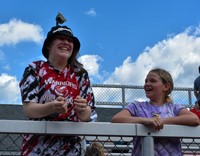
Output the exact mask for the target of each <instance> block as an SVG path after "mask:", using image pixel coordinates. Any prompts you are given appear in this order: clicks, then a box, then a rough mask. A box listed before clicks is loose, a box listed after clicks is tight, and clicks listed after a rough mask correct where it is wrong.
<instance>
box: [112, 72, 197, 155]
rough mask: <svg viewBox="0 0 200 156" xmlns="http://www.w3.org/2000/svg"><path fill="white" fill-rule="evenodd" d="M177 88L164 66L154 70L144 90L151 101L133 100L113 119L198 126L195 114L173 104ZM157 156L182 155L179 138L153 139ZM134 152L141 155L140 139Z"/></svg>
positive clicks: (155, 126)
mask: <svg viewBox="0 0 200 156" xmlns="http://www.w3.org/2000/svg"><path fill="white" fill-rule="evenodd" d="M173 87H174V84H173V80H172V77H171V75H170V73H169V72H167V71H166V70H164V69H160V68H156V69H153V70H151V71H150V72H149V73H148V74H147V76H146V79H145V84H144V90H145V94H146V97H147V98H149V101H143V102H138V101H136V102H133V103H130V104H128V105H127V106H126V108H125V109H123V110H122V111H120V112H119V113H117V114H116V115H115V116H114V117H113V118H112V122H119V123H139V124H144V125H145V126H147V127H149V128H152V129H153V130H156V131H159V130H161V129H163V127H164V125H165V124H172V125H188V126H197V125H199V119H198V118H197V116H196V115H194V114H193V113H191V112H190V111H188V110H187V109H186V108H184V106H181V105H180V104H174V103H173V102H172V100H171V98H170V96H169V95H170V93H171V92H172V90H173ZM154 150H155V156H172V155H176V156H181V155H182V151H181V143H180V140H179V139H177V138H154ZM132 155H134V156H141V138H138V137H136V138H134V140H133V150H132Z"/></svg>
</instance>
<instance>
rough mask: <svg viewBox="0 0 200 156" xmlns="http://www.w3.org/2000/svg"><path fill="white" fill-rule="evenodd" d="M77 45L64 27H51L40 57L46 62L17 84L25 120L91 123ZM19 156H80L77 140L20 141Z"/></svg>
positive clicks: (32, 66)
mask: <svg viewBox="0 0 200 156" xmlns="http://www.w3.org/2000/svg"><path fill="white" fill-rule="evenodd" d="M79 49H80V42H79V40H78V38H77V37H75V36H74V35H73V33H72V31H71V29H70V28H68V27H67V26H60V25H57V26H55V27H52V28H51V30H50V31H49V32H48V34H47V38H46V39H45V41H44V44H43V48H42V53H43V55H44V57H45V58H46V59H47V61H41V60H39V61H35V62H32V63H31V64H29V65H28V66H27V67H26V69H25V71H24V74H23V77H22V79H21V82H20V90H21V96H22V102H23V109H24V112H25V115H26V116H27V118H28V119H29V120H45V121H72V122H81V121H83V122H88V121H91V120H95V119H96V117H97V115H96V112H95V110H94V109H95V100H94V94H93V91H92V87H91V85H90V80H89V76H88V73H87V71H86V70H85V69H84V68H83V65H82V64H81V63H80V62H79V61H78V60H77V54H78V52H79ZM21 155H23V156H24V155H25V156H26V155H48V156H50V155H52V156H57V155H62V156H63V155H66V156H80V155H81V146H80V138H79V137H78V136H68V137H66V136H65V137H64V136H54V135H48V136H39V135H26V136H25V137H24V140H23V143H22V148H21Z"/></svg>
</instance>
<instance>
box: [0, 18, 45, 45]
mask: <svg viewBox="0 0 200 156" xmlns="http://www.w3.org/2000/svg"><path fill="white" fill-rule="evenodd" d="M0 36H1V38H0V46H4V45H15V44H17V43H19V42H22V41H33V42H36V43H40V42H41V41H42V40H43V34H42V28H41V27H40V26H39V25H34V24H30V23H26V22H23V21H21V20H18V19H11V20H10V21H9V23H5V24H0Z"/></svg>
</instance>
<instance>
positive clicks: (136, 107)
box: [126, 101, 184, 156]
mask: <svg viewBox="0 0 200 156" xmlns="http://www.w3.org/2000/svg"><path fill="white" fill-rule="evenodd" d="M183 108H184V106H182V105H179V104H173V103H165V104H164V105H162V106H157V105H152V104H150V103H149V102H147V101H145V102H137V101H136V102H133V103H130V104H128V105H127V106H126V109H127V110H128V111H129V112H130V113H131V115H132V116H136V117H145V118H152V117H153V115H154V114H158V115H159V116H160V117H161V118H169V117H175V116H177V115H178V114H179V112H180V110H181V109H183ZM141 141H142V140H141V138H140V137H134V138H133V150H132V156H142V153H141V151H142V149H141ZM144 148H145V147H144ZM154 151H155V156H182V151H181V142H180V139H179V138H167V137H163V138H154Z"/></svg>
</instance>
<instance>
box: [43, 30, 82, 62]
mask: <svg viewBox="0 0 200 156" xmlns="http://www.w3.org/2000/svg"><path fill="white" fill-rule="evenodd" d="M57 35H65V36H68V37H70V38H72V40H73V43H74V49H73V52H75V53H77V52H78V51H79V49H80V46H81V44H80V41H79V39H78V38H77V37H75V36H71V35H69V34H68V33H63V32H62V33H59V32H58V33H56V34H54V35H52V36H51V37H48V38H46V39H45V41H44V44H43V47H42V54H43V55H44V57H45V58H46V59H48V53H49V52H48V49H47V46H48V44H49V43H50V42H51V41H52V40H53V38H54V37H55V36H57Z"/></svg>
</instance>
